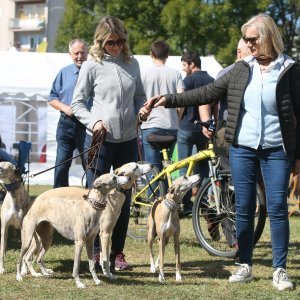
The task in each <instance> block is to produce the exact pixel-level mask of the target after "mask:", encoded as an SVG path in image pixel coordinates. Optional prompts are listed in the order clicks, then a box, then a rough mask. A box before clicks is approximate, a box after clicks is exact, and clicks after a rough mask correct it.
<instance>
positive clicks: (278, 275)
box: [273, 268, 293, 291]
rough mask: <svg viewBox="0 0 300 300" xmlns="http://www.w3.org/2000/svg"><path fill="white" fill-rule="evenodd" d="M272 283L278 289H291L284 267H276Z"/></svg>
mask: <svg viewBox="0 0 300 300" xmlns="http://www.w3.org/2000/svg"><path fill="white" fill-rule="evenodd" d="M273 285H274V286H275V287H276V288H277V289H278V290H279V291H283V290H286V289H293V284H292V282H291V281H290V280H289V277H288V274H287V272H286V270H285V269H283V268H277V269H276V270H275V272H274V273H273Z"/></svg>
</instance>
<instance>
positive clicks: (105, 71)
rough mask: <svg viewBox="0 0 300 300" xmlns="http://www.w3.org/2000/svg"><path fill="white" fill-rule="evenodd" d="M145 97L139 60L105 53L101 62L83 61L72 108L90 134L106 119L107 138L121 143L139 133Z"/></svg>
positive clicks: (109, 140)
mask: <svg viewBox="0 0 300 300" xmlns="http://www.w3.org/2000/svg"><path fill="white" fill-rule="evenodd" d="M89 97H91V98H93V101H92V103H91V108H90V109H88V108H86V103H87V99H88V98H89ZM145 101H146V96H145V93H144V89H143V86H142V83H141V78H140V68H139V64H138V61H137V60H136V59H135V58H133V57H131V58H130V63H127V62H126V61H125V60H124V57H123V55H122V54H121V55H120V56H119V57H112V56H110V55H105V57H104V59H103V61H102V62H101V63H99V62H95V61H92V60H88V61H85V62H84V63H83V64H82V66H81V69H80V73H79V76H78V80H77V84H76V87H75V90H74V96H73V101H72V104H71V108H72V111H73V113H74V115H75V116H76V118H78V120H79V121H80V122H81V123H83V124H84V125H85V126H86V127H87V129H88V131H87V132H88V134H91V132H92V129H93V127H94V125H95V123H97V122H98V121H99V120H102V121H103V122H104V124H105V126H106V128H107V130H108V134H107V137H106V141H108V142H114V143H119V142H124V141H130V140H132V139H134V138H135V137H136V118H137V114H138V112H139V110H140V108H141V107H142V106H143V105H144V103H145Z"/></svg>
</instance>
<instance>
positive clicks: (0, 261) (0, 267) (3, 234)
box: [0, 213, 8, 274]
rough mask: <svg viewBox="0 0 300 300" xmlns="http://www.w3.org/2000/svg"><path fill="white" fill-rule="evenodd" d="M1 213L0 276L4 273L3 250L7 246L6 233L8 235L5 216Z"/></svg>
mask: <svg viewBox="0 0 300 300" xmlns="http://www.w3.org/2000/svg"><path fill="white" fill-rule="evenodd" d="M3 215H4V214H2V213H1V246H0V274H3V273H4V272H5V269H4V256H5V249H6V245H7V233H8V224H7V223H6V220H5V216H3Z"/></svg>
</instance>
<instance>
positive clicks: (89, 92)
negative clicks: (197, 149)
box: [71, 16, 149, 271]
mask: <svg viewBox="0 0 300 300" xmlns="http://www.w3.org/2000/svg"><path fill="white" fill-rule="evenodd" d="M90 56H91V60H89V61H86V62H84V63H83V65H82V67H81V70H80V74H79V77H78V81H77V85H76V88H75V92H74V97H73V102H72V105H71V108H72V111H73V113H74V115H75V116H76V117H77V118H78V119H79V121H80V122H82V123H83V124H84V125H85V126H86V127H87V129H88V131H87V134H86V141H85V147H86V148H88V147H90V145H91V142H92V133H94V132H96V131H98V130H100V131H101V130H103V129H104V128H105V129H106V130H107V136H106V139H105V140H104V142H103V143H102V144H101V145H100V148H99V151H98V156H97V157H96V158H95V160H94V163H93V165H92V166H91V169H89V170H88V173H87V182H88V186H89V187H92V184H93V182H94V180H95V179H96V178H97V177H99V176H100V175H102V174H104V173H109V172H110V171H111V168H113V169H117V168H118V167H120V166H122V165H123V164H125V163H128V162H135V161H137V159H138V149H137V134H136V123H137V117H138V116H139V118H141V119H143V120H145V119H147V117H148V114H149V112H148V110H147V109H146V108H145V107H144V103H145V99H146V98H145V93H144V89H143V86H142V82H141V77H140V68H139V64H138V61H137V60H136V59H135V58H133V57H132V56H131V53H130V49H129V45H128V39H127V31H126V28H125V26H124V24H123V22H122V21H121V20H120V19H118V18H117V17H114V16H104V17H103V18H102V19H101V20H100V22H99V24H98V26H97V28H96V30H95V34H94V42H93V44H92V46H91V48H90ZM89 98H92V99H93V101H92V107H91V109H88V108H87V107H86V104H87V99H89ZM130 201H131V190H126V200H125V202H124V204H123V207H122V210H121V213H120V216H119V218H118V221H117V224H116V226H115V228H114V230H113V234H112V244H111V257H110V266H111V269H112V271H114V270H126V269H128V268H130V265H129V264H128V263H127V262H126V260H125V255H124V252H123V250H124V246H125V240H126V233H127V228H128V221H129V216H130ZM99 246H100V245H99V236H97V238H96V240H95V243H94V260H95V264H96V267H98V266H99V256H100V253H99V252H100V247H99Z"/></svg>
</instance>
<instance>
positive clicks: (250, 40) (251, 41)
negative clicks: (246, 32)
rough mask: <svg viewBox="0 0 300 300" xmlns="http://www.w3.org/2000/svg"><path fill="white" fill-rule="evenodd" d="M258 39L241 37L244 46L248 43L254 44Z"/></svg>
mask: <svg viewBox="0 0 300 300" xmlns="http://www.w3.org/2000/svg"><path fill="white" fill-rule="evenodd" d="M259 38H260V36H254V37H245V36H244V37H243V40H244V42H245V43H246V44H248V43H250V44H252V45H254V44H256V41H257V40H258V39H259Z"/></svg>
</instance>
